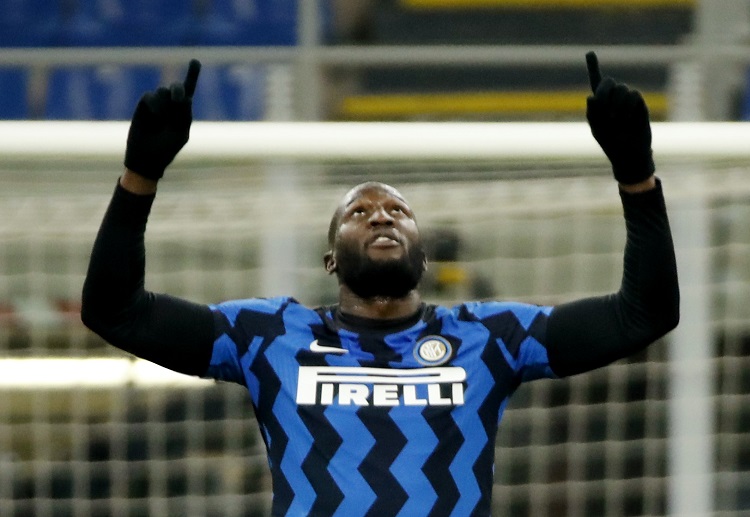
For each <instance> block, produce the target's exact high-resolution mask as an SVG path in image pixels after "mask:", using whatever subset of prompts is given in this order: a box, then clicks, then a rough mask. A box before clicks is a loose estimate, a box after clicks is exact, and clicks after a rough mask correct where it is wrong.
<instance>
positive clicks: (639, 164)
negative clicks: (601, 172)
mask: <svg viewBox="0 0 750 517" xmlns="http://www.w3.org/2000/svg"><path fill="white" fill-rule="evenodd" d="M655 171H656V165H655V164H654V157H653V152H652V151H651V150H650V149H649V151H648V154H646V155H645V156H641V157H631V158H630V159H628V160H626V161H622V162H619V163H612V172H613V173H614V175H615V179H616V180H617V182H618V183H622V184H623V185H635V184H636V183H640V182H642V181H644V180H646V179H648V178H649V177H650V176H651V175H652V174H653V173H654V172H655Z"/></svg>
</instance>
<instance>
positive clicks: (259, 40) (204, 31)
mask: <svg viewBox="0 0 750 517" xmlns="http://www.w3.org/2000/svg"><path fill="white" fill-rule="evenodd" d="M193 37H194V40H193V43H194V44H196V45H258V46H260V45H294V44H296V41H297V1H296V0H248V1H245V2H238V1H236V0H207V5H206V8H205V10H203V11H202V12H201V14H200V16H199V18H198V20H197V25H196V29H195V32H194V35H193Z"/></svg>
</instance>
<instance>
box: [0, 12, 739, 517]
mask: <svg viewBox="0 0 750 517" xmlns="http://www.w3.org/2000/svg"><path fill="white" fill-rule="evenodd" d="M748 11H750V6H749V5H748V2H747V1H745V0H721V1H717V0H703V1H699V0H696V1H689V0H642V1H637V2H636V1H634V0H630V1H616V0H590V1H583V0H581V1H576V0H568V1H566V0H548V1H536V2H533V1H523V0H506V1H503V0H473V1H472V0H464V1H461V0H372V1H365V0H357V1H354V0H349V1H347V0H341V1H334V0H330V1H329V0H300V1H296V0H255V1H249V0H248V1H242V0H234V1H233V0H214V1H211V0H194V1H186V2H182V3H176V2H170V1H166V0H152V1H148V0H138V1H124V0H121V1H120V0H77V1H76V0H65V1H56V2H53V1H49V0H46V1H45V0H27V1H22V0H16V1H14V0H4V1H2V2H0V13H1V14H2V16H0V27H2V30H1V31H0V44H1V45H3V46H4V47H5V48H4V49H3V51H2V52H0V91H1V92H2V96H0V118H2V119H7V120H39V121H45V120H82V121H100V120H101V121H109V120H127V119H129V117H130V114H131V112H132V109H133V106H134V105H135V102H136V101H137V99H138V97H139V96H140V94H141V93H142V92H143V91H144V90H147V89H152V88H154V87H155V86H156V85H158V84H162V83H168V82H171V81H173V80H176V79H178V78H180V76H181V74H182V73H184V67H185V64H186V63H187V60H188V59H189V58H191V57H198V58H199V59H201V60H202V62H203V64H204V69H203V71H202V73H201V78H200V83H199V86H198V90H197V94H196V100H195V112H196V119H197V120H198V121H227V122H231V121H314V120H322V121H331V122H342V121H372V122H375V121H435V122H451V121H486V122H498V121H500V122H513V121H581V120H582V119H583V107H584V105H585V96H586V95H587V86H588V85H587V78H586V75H585V68H584V66H583V62H584V61H583V54H584V52H585V51H586V50H589V49H590V48H593V49H595V50H597V51H598V52H599V54H600V59H601V62H602V66H603V67H604V70H605V72H607V73H611V74H613V75H615V76H617V77H618V78H622V79H624V80H627V82H628V83H630V84H633V85H636V86H637V87H638V88H639V89H641V90H642V91H643V92H644V95H645V96H646V98H647V101H648V103H649V106H650V107H651V109H652V115H653V118H654V120H656V121H659V122H662V121H744V120H745V119H746V118H747V117H748V113H749V111H750V109H749V108H748V104H747V100H746V98H747V93H746V92H747V89H748V88H747V85H746V69H747V61H748V60H750V52H747V50H746V49H745V47H744V45H745V44H746V39H747V35H748V29H750V23H749V20H750V13H749V12H748ZM40 145H41V144H40ZM123 145H124V142H123ZM539 145H540V146H544V142H539ZM656 150H657V156H658V147H657V149H656ZM660 166H661V169H660V170H661V171H662V175H663V176H664V178H665V180H666V181H667V182H668V189H667V195H668V200H670V203H671V208H672V209H674V212H673V225H674V226H675V230H676V231H675V234H676V236H677V237H678V249H679V251H680V252H681V253H682V255H681V257H680V258H681V260H682V261H683V264H684V265H686V267H685V268H684V269H683V270H682V271H685V272H687V273H688V274H687V275H683V278H681V280H682V281H683V282H684V283H685V287H686V290H687V294H688V299H690V297H691V296H694V295H695V293H696V292H697V293H698V294H700V295H701V296H702V297H703V298H704V299H705V300H706V303H705V307H704V310H705V312H706V321H707V322H708V325H707V326H704V327H700V326H698V327H697V328H696V326H695V325H694V323H695V322H694V321H687V322H685V321H684V322H683V325H682V326H683V327H684V328H687V329H688V330H683V331H682V332H683V333H682V334H673V335H670V336H668V337H667V338H665V339H664V340H663V342H660V343H658V344H656V345H655V346H653V347H651V348H650V349H649V350H648V351H647V352H645V353H644V354H641V355H639V356H637V357H634V358H632V359H630V360H628V361H623V362H620V363H618V364H617V365H615V366H612V367H610V368H608V369H606V370H602V371H598V372H593V373H591V374H587V375H583V376H580V377H577V378H575V379H572V380H570V381H566V382H538V383H534V384H533V385H530V386H525V387H522V388H521V389H520V390H519V392H518V393H517V394H516V397H515V399H514V400H513V401H512V403H511V406H510V408H509V410H508V412H507V414H506V417H505V419H504V421H503V425H502V426H501V430H500V434H499V438H498V444H497V466H496V493H495V500H494V508H493V510H494V512H495V513H496V514H497V515H534V516H544V515H549V516H553V515H554V516H558V515H590V516H600V515H608V516H609V515H612V516H617V515H685V514H686V513H687V512H685V511H684V509H685V508H689V509H690V510H691V511H692V512H693V513H694V514H695V515H743V514H744V513H746V512H747V511H748V510H750V489H748V487H750V437H749V435H748V430H749V429H750V411H749V410H748V407H750V405H748V402H750V373H749V372H750V368H749V367H750V360H749V359H748V356H750V344H748V343H749V341H748V329H749V328H750V317H749V316H750V315H749V314H748V309H747V307H748V301H750V300H748V298H749V297H750V285H749V284H750V268H749V267H748V262H749V261H750V232H748V230H747V228H748V227H750V225H748V221H750V203H748V199H747V198H748V194H750V188H749V187H750V180H748V179H746V178H745V176H747V167H748V163H747V162H746V161H745V160H736V159H734V160H714V161H711V163H707V164H706V163H704V164H702V165H701V167H698V166H696V165H695V164H691V163H687V162H686V161H682V162H680V160H674V161H672V162H669V163H660ZM119 167H120V161H119V157H117V159H116V160H114V159H113V160H102V159H92V158H81V157H79V156H76V153H75V151H74V149H71V153H70V154H63V155H60V156H58V157H35V158H34V157H26V158H22V159H21V158H15V157H12V156H3V157H0V185H2V188H1V189H0V196H1V197H2V203H1V206H0V213H2V217H0V257H2V258H0V363H2V364H0V369H2V371H3V372H5V373H6V381H5V382H4V381H3V380H2V379H0V391H2V393H0V515H3V516H5V515H18V516H28V515H34V516H36V515H38V516H68V515H71V516H88V515H196V516H203V515H237V516H246V515H248V516H249V515H252V516H256V515H258V516H260V515H267V512H268V508H269V507H270V505H269V498H270V485H269V479H268V475H267V474H268V473H267V467H266V464H265V457H264V452H263V447H262V442H261V441H260V440H259V435H258V433H257V429H256V428H255V425H254V421H253V415H252V410H251V409H250V407H249V405H248V403H247V398H246V396H245V392H244V390H242V389H241V388H238V387H235V386H224V385H213V384H211V385H206V384H189V385H178V386H171V387H170V386H164V385H151V384H149V383H148V382H142V383H139V382H127V383H124V385H112V384H111V383H108V382H106V381H104V380H102V379H101V378H100V377H99V381H97V382H93V381H92V382H88V381H86V379H85V377H86V375H88V373H86V372H87V370H85V369H84V366H83V365H84V364H93V365H98V364H101V363H93V362H91V363H84V362H81V363H75V364H76V366H75V368H80V370H77V372H80V377H78V378H76V375H75V374H74V375H73V376H72V377H73V379H72V380H70V379H69V380H67V381H65V382H60V383H57V384H55V383H50V385H47V386H43V385H42V383H43V380H44V379H43V376H44V370H43V369H42V367H43V365H44V364H46V363H44V362H43V361H42V360H44V359H50V358H52V359H59V358H74V359H82V360H83V359H85V360H89V361H93V360H96V359H102V358H107V359H113V358H123V357H124V355H123V354H121V353H120V352H119V351H117V350H115V349H113V348H111V347H108V346H107V345H106V344H104V343H102V342H101V341H100V340H99V339H98V338H97V337H96V336H94V335H92V334H91V333H90V332H88V331H87V330H86V329H85V328H84V327H83V326H82V325H81V323H80V321H79V318H78V310H79V307H80V287H81V283H82V280H83V275H84V273H85V267H86V264H87V260H88V252H89V251H90V247H91V243H92V241H93V237H94V235H95V232H96V228H97V226H98V223H99V221H100V219H101V215H102V214H103V211H104V209H105V207H106V203H107V201H108V197H109V194H110V192H111V190H112V188H113V187H114V182H115V181H116V178H117V176H118V174H119ZM371 177H375V178H378V179H382V180H384V181H387V182H391V183H393V184H396V185H398V186H402V189H403V191H404V192H405V193H406V195H407V197H408V198H409V199H410V200H411V202H412V204H413V205H414V206H415V207H416V209H417V213H418V214H420V221H421V223H422V225H423V227H424V228H425V231H426V232H427V235H428V238H429V241H428V243H429V247H430V255H431V259H432V262H433V267H432V268H431V270H430V274H429V278H428V279H427V281H426V283H425V290H426V291H425V293H426V298H427V299H428V300H430V301H439V302H444V303H450V302H453V301H457V300H463V299H467V298H499V299H518V300H523V301H532V302H539V303H554V302H556V301H559V300H564V299H570V298H573V297H576V296H582V295H588V294H596V293H601V292H607V291H609V290H611V289H613V288H616V286H617V281H618V278H619V272H620V267H621V262H620V261H621V250H622V239H623V237H624V230H623V228H621V226H622V224H621V216H620V208H619V202H618V199H617V197H616V192H614V191H613V189H612V186H613V185H612V180H611V179H610V176H609V172H608V171H607V167H606V163H603V162H602V161H601V160H599V161H596V160H573V161H571V160H554V159H546V160H542V159H538V158H534V157H533V156H530V157H528V159H524V160H520V159H514V160H507V161H501V162H494V161H493V162H489V161H486V160H479V159H478V160H473V161H472V160H467V161H463V162H460V163H458V162H455V161H432V160H418V161H414V160H410V161H403V160H368V159H353V160H351V161H348V162H342V161H340V160H339V161H327V160H325V159H321V160H305V161H293V160H282V161H279V160H272V161H263V162H260V161H258V160H252V159H245V160H241V159H234V160H233V159H213V158H212V159H204V160H200V159H194V160H192V161H180V160H178V161H177V162H176V163H175V165H174V167H173V170H171V171H170V174H169V175H168V177H167V179H166V180H165V182H164V187H163V188H162V192H161V193H160V196H159V200H158V202H157V204H156V205H155V208H154V215H153V217H152V221H151V223H150V226H149V232H148V235H147V246H148V250H149V253H148V282H149V287H150V288H152V289H154V290H164V291H167V292H170V293H172V294H176V295H180V296H185V297H188V298H190V299H194V300H197V301H205V302H214V301H220V300H223V299H229V298H238V297H245V296H254V295H273V294H282V293H283V294H292V295H294V296H296V297H298V298H299V299H300V300H302V301H304V302H306V303H309V304H317V303H327V302H331V301H332V300H333V296H335V289H334V285H333V283H332V282H331V281H330V279H328V278H325V276H324V275H323V272H322V268H318V267H317V265H318V264H319V263H320V259H319V257H320V255H321V254H322V251H323V250H322V245H323V243H324V240H325V229H326V228H327V221H328V218H329V216H330V213H331V210H332V209H333V207H334V205H335V202H336V200H337V199H338V197H339V196H340V195H341V194H342V193H343V192H344V191H345V189H346V188H347V187H348V186H351V185H352V184H354V183H356V182H358V181H361V180H364V179H369V178H371ZM696 192H698V193H703V194H705V195H701V196H696ZM696 199H697V201H696ZM279 207H283V210H281V211H280V210H279ZM694 249H699V250H700V251H701V253H700V258H701V259H702V260H703V262H701V260H693V261H691V252H692V251H693V250H694ZM704 262H705V263H704ZM691 268H692V269H691ZM691 331H692V332H693V335H692V336H688V337H692V340H693V341H696V342H697V344H696V346H695V348H696V349H697V351H696V352H695V355H693V356H689V354H688V355H687V356H685V355H684V354H683V356H682V357H683V359H684V360H686V361H687V371H689V381H690V380H691V381H692V383H691V382H688V383H687V384H688V387H692V388H697V390H698V391H697V395H696V396H695V398H693V399H691V398H689V397H687V398H686V397H685V396H684V392H681V391H678V390H679V389H680V388H684V387H685V386H686V385H685V383H684V379H682V378H680V376H679V375H678V374H676V373H675V357H678V356H680V350H682V349H685V348H690V349H692V347H688V346H687V345H686V344H685V343H682V342H680V339H685V332H688V333H689V332H691ZM680 345H682V346H680ZM15 359H34V360H36V362H35V363H32V365H33V366H32V367H33V368H35V370H36V374H35V376H33V377H29V378H33V379H35V381H34V382H35V383H36V384H34V382H26V383H24V382H23V380H18V379H16V380H13V381H11V380H7V379H11V376H10V375H8V374H7V372H8V371H9V370H12V369H13V368H16V367H17V365H18V364H20V363H14V362H13V360H15ZM690 361H693V362H692V363H691V362H690ZM55 364H56V365H59V363H55ZM690 368H692V370H691V369H690ZM40 372H41V373H40ZM49 376H50V377H53V376H54V374H53V373H50V374H49ZM703 383H705V384H703ZM690 384H692V386H689V385H690ZM701 390H702V391H701ZM690 393H691V394H694V393H696V391H695V390H693V391H691V392H690ZM691 396H692V395H691ZM682 403H684V404H687V409H684V407H683V408H682V409H680V408H681V407H682V406H680V404H682ZM686 414H687V415H688V416H690V415H692V417H693V418H694V420H693V421H691V420H690V419H689V418H688V420H687V421H685V420H680V418H683V419H684V418H685V415H686ZM684 428H688V429H691V430H695V429H698V430H701V432H696V433H695V434H694V435H691V434H690V433H687V436H685V433H684V432H683V434H680V432H681V430H682V431H684V430H685V429H684ZM703 431H705V434H702V433H703ZM691 440H692V441H691ZM691 469H692V470H691Z"/></svg>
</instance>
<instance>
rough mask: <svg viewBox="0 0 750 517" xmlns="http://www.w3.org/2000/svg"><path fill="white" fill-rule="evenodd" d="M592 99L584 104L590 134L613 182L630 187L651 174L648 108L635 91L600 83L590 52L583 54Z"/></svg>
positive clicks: (606, 81)
mask: <svg viewBox="0 0 750 517" xmlns="http://www.w3.org/2000/svg"><path fill="white" fill-rule="evenodd" d="M586 65H587V67H588V72H589V81H590V82H591V90H592V91H593V92H594V94H593V95H591V96H589V97H588V99H587V101H586V118H587V119H588V121H589V126H590V127H591V134H593V135H594V138H595V139H596V141H597V142H599V145H600V146H601V148H602V150H603V151H604V154H606V155H607V158H609V161H610V162H611V163H612V170H613V172H614V174H615V179H616V180H617V181H618V182H620V183H622V184H624V185H633V184H635V183H640V182H641V181H643V180H645V179H648V177H649V176H651V175H652V174H653V173H654V158H653V153H652V151H651V126H650V124H649V118H648V108H647V107H646V103H645V102H644V101H643V97H642V96H641V94H640V93H639V92H638V91H637V90H632V89H630V88H628V87H627V86H626V85H625V84H622V83H617V82H615V80H614V79H612V78H611V77H605V78H604V79H602V75H601V72H600V71H599V60H598V59H597V57H596V54H595V53H594V52H589V53H588V54H586Z"/></svg>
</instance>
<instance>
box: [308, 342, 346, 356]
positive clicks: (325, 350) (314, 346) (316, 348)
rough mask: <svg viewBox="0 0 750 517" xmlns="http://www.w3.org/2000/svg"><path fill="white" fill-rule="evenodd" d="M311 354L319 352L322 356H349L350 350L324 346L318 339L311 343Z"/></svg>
mask: <svg viewBox="0 0 750 517" xmlns="http://www.w3.org/2000/svg"><path fill="white" fill-rule="evenodd" d="M310 352H318V353H320V354H348V353H349V350H345V349H343V348H336V347H334V346H323V345H319V344H318V340H317V339H316V340H315V341H313V342H312V343H310Z"/></svg>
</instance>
